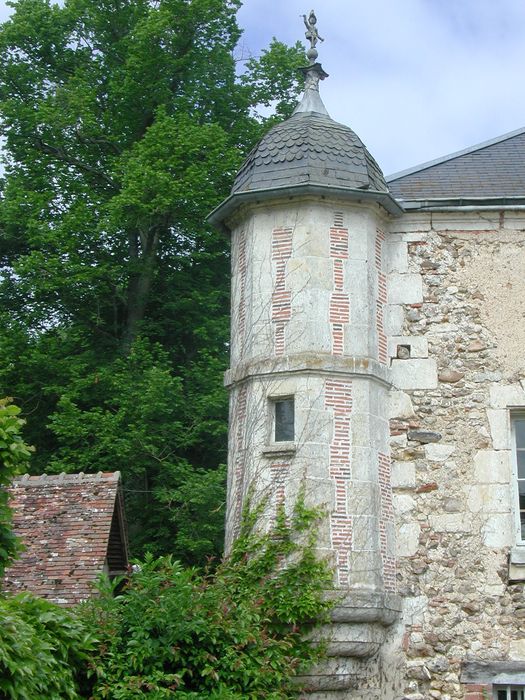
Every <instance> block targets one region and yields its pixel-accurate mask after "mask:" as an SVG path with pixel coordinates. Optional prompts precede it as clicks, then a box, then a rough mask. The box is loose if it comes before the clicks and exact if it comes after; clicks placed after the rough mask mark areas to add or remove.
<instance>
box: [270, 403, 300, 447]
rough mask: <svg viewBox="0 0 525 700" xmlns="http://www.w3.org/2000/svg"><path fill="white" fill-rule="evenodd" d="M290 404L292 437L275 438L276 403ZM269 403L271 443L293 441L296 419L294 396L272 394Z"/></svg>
mask: <svg viewBox="0 0 525 700" xmlns="http://www.w3.org/2000/svg"><path fill="white" fill-rule="evenodd" d="M288 402H291V404H292V437H291V438H288V439H282V440H278V439H277V404H282V403H288ZM270 404H271V406H272V408H271V412H272V419H271V431H272V432H271V443H272V444H274V445H282V444H290V443H293V442H295V436H296V420H295V396H294V395H293V394H287V395H286V396H272V397H270Z"/></svg>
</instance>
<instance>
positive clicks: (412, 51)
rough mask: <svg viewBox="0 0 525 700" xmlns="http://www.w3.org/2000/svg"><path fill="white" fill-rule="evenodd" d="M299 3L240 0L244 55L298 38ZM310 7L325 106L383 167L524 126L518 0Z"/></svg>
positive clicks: (522, 7) (523, 39)
mask: <svg viewBox="0 0 525 700" xmlns="http://www.w3.org/2000/svg"><path fill="white" fill-rule="evenodd" d="M305 2H306V0H245V4H244V6H243V8H242V9H241V11H240V13H239V21H240V24H241V26H242V27H243V28H244V36H243V38H242V39H241V43H242V44H243V45H244V46H243V50H244V52H245V53H251V54H253V55H257V54H258V53H259V52H260V51H261V49H262V48H264V47H266V46H267V45H268V43H269V41H270V40H271V38H272V36H276V37H277V38H278V39H280V40H282V41H284V42H286V43H293V42H295V41H296V40H301V41H303V42H304V41H305V40H304V25H303V21H302V17H301V15H302V14H308V12H309V11H310V9H311V6H310V5H305V4H304V3H305ZM310 2H314V0H310ZM314 9H315V11H316V15H317V18H318V24H317V26H318V29H319V33H320V35H321V36H322V37H324V39H325V42H324V43H319V44H318V47H317V48H318V50H319V60H320V61H321V62H322V64H323V68H324V69H325V70H326V72H327V73H329V74H330V77H329V78H328V79H327V80H325V81H324V82H323V83H322V85H321V94H322V96H323V100H324V103H325V105H326V107H327V109H328V111H329V113H330V115H331V116H332V117H333V118H334V119H335V120H337V121H340V122H343V123H345V124H348V125H349V126H351V127H352V129H354V131H355V132H356V133H357V134H358V135H359V136H360V137H361V139H362V140H363V141H364V142H365V144H366V145H367V146H368V148H369V150H370V151H371V153H372V154H373V155H374V157H375V158H376V159H377V161H378V162H379V164H380V166H381V167H382V169H383V171H384V172H385V174H390V173H392V172H395V171H398V170H402V169H404V168H408V167H410V166H412V165H417V164H418V163H421V162H423V161H426V160H430V159H433V158H437V157H440V156H442V155H446V154H448V153H451V152H453V151H456V150H459V149H462V148H465V147H467V146H471V145H473V144H475V143H478V142H480V141H484V140H487V139H490V138H493V137H495V136H499V135H501V134H503V133H505V132H507V131H513V130H514V129H518V128H520V127H522V126H524V125H525V90H524V88H523V72H524V67H525V2H524V1H523V0H368V1H367V2H363V0H323V1H322V3H321V2H318V3H317V6H314ZM6 17H7V8H6V5H5V2H4V0H0V21H2V20H4V19H5V18H6Z"/></svg>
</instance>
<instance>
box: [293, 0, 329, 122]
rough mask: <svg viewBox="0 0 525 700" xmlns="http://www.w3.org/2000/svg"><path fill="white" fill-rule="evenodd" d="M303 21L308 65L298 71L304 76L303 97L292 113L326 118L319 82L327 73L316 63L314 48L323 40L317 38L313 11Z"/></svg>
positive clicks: (316, 55)
mask: <svg viewBox="0 0 525 700" xmlns="http://www.w3.org/2000/svg"><path fill="white" fill-rule="evenodd" d="M303 21H304V26H305V27H306V32H305V36H306V39H307V41H309V42H310V48H309V49H308V51H307V52H306V55H307V56H308V60H309V62H310V63H309V65H308V66H306V67H305V68H300V69H299V70H300V71H301V72H302V73H303V74H304V95H303V99H302V100H301V102H300V103H299V104H298V105H297V107H296V108H295V110H294V112H293V113H294V114H298V113H301V112H317V113H318V114H326V116H329V114H328V112H327V111H326V107H325V106H324V104H323V101H322V99H321V96H320V95H319V81H320V80H324V79H325V78H328V73H325V71H324V70H323V67H322V66H321V64H320V63H317V57H318V55H319V54H318V53H317V49H316V48H315V47H316V46H317V42H318V41H324V39H323V37H322V36H319V32H318V31H317V27H316V24H317V17H316V16H315V12H314V11H313V10H310V14H309V15H308V17H307V16H306V15H303Z"/></svg>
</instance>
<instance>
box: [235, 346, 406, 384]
mask: <svg viewBox="0 0 525 700" xmlns="http://www.w3.org/2000/svg"><path fill="white" fill-rule="evenodd" d="M298 373H308V374H314V375H318V376H319V375H330V376H332V377H333V376H334V375H336V376H344V377H348V378H352V377H358V378H359V377H362V378H368V379H371V380H373V381H375V382H377V383H378V384H381V385H382V386H385V387H386V388H388V389H390V388H391V386H392V383H391V381H390V373H389V371H388V369H387V368H386V367H385V366H383V365H381V364H379V362H377V360H373V359H372V358H369V357H348V356H342V357H338V356H334V355H331V354H328V353H312V354H307V353H304V354H296V355H286V356H284V357H273V358H265V359H261V360H252V361H249V362H245V363H242V364H239V365H237V367H235V368H230V369H228V370H226V372H225V375H224V385H225V386H226V387H228V388H231V387H232V386H235V385H237V384H241V383H243V382H245V381H246V380H248V379H256V378H259V377H267V376H270V375H274V374H279V375H287V376H290V375H293V374H298Z"/></svg>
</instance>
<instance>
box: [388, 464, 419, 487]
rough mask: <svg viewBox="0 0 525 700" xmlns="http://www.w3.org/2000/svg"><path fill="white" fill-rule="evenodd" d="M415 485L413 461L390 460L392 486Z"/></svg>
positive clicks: (414, 465)
mask: <svg viewBox="0 0 525 700" xmlns="http://www.w3.org/2000/svg"><path fill="white" fill-rule="evenodd" d="M415 485H416V464H415V462H392V488H395V489H396V488H397V489H411V488H414V487H415Z"/></svg>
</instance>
